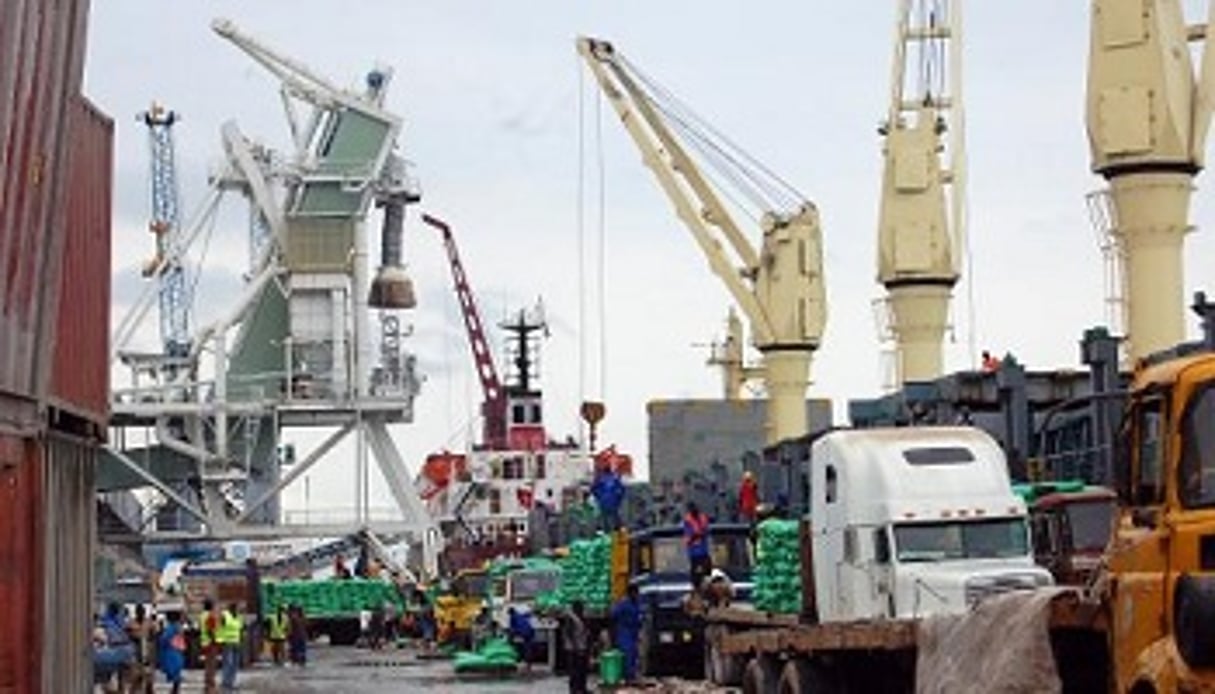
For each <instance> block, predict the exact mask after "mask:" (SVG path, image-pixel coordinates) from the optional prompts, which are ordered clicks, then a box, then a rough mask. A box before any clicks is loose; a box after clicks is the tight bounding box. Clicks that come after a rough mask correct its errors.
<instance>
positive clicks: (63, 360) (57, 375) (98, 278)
mask: <svg viewBox="0 0 1215 694" xmlns="http://www.w3.org/2000/svg"><path fill="white" fill-rule="evenodd" d="M70 111H71V118H70V119H69V122H70V124H71V127H70V128H69V132H70V133H71V141H72V148H71V152H70V153H69V155H68V162H69V173H68V184H69V185H68V190H67V193H66V203H67V213H68V214H67V230H66V236H65V239H64V244H63V252H62V255H63V260H62V264H61V268H60V273H59V278H60V289H59V308H58V317H57V322H58V330H57V331H56V335H55V361H54V367H53V369H52V376H51V392H50V403H51V405H52V406H54V407H55V408H57V409H59V410H61V411H63V412H66V413H68V414H70V415H72V416H74V417H78V418H81V419H83V420H85V421H87V422H89V423H91V424H92V425H93V426H92V427H91V428H92V429H94V430H95V431H97V432H101V431H104V429H105V426H106V421H107V419H108V416H109V407H108V403H109V388H110V383H109V375H110V369H109V332H110V225H111V222H110V218H111V201H112V199H113V185H112V179H113V176H112V171H113V138H114V123H113V121H112V120H110V118H108V117H107V116H105V115H103V114H102V113H101V112H99V111H98V110H97V109H96V108H95V107H94V106H93V105H92V104H91V103H89V101H88V100H87V99H85V98H83V97H76V98H75V99H73V100H72V104H71V108H70ZM80 433H85V432H80Z"/></svg>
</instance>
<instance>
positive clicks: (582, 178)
mask: <svg viewBox="0 0 1215 694" xmlns="http://www.w3.org/2000/svg"><path fill="white" fill-rule="evenodd" d="M574 68H575V69H576V70H577V71H578V186H577V187H578V193H577V195H578V197H577V200H576V201H575V205H576V210H575V214H576V215H577V220H576V223H575V228H576V229H577V232H578V401H579V402H580V403H581V402H586V210H585V201H586V164H585V160H586V132H585V130H586V126H585V121H586V96H585V95H586V85H585V78H584V76H583V68H582V63H581V62H580V61H579V60H578V59H577V57H575V59H574ZM579 431H581V425H579Z"/></svg>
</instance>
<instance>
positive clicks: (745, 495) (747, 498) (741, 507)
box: [738, 470, 759, 523]
mask: <svg viewBox="0 0 1215 694" xmlns="http://www.w3.org/2000/svg"><path fill="white" fill-rule="evenodd" d="M758 509H759V484H757V483H756V482H755V475H754V474H752V473H751V471H750V470H748V471H746V472H744V473H743V478H742V485H741V486H739V488H738V517H739V518H740V519H741V520H742V521H743V522H745V523H754V522H755V514H756V511H757V510H758Z"/></svg>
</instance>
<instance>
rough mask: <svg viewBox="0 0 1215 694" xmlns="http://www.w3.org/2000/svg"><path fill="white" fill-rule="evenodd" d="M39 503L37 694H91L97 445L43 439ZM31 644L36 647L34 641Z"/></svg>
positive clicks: (52, 437)
mask: <svg viewBox="0 0 1215 694" xmlns="http://www.w3.org/2000/svg"><path fill="white" fill-rule="evenodd" d="M45 453H46V454H45V455H44V456H43V466H42V476H43V502H44V505H43V507H42V508H41V509H39V513H38V514H37V515H38V516H39V518H40V520H41V521H42V524H43V527H42V533H41V536H40V537H41V538H42V541H43V542H44V543H45V544H44V550H43V557H44V565H43V569H42V571H43V577H44V580H43V581H42V595H41V600H42V605H43V612H42V624H41V627H42V691H43V692H45V693H50V692H87V691H92V689H91V683H92V672H93V659H92V652H93V651H92V640H91V638H92V615H93V546H94V536H95V532H96V530H95V528H96V522H95V518H96V513H95V508H94V491H93V473H94V470H95V467H96V460H97V444H96V443H95V442H92V441H88V440H85V439H79V438H75V437H69V436H64V435H62V434H58V433H56V432H53V431H52V432H51V433H49V434H48V436H47V438H46V443H45ZM33 643H37V641H34V642H33Z"/></svg>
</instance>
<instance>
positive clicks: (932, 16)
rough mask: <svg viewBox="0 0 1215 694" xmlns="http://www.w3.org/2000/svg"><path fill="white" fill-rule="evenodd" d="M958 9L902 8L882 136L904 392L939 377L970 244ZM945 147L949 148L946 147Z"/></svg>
mask: <svg viewBox="0 0 1215 694" xmlns="http://www.w3.org/2000/svg"><path fill="white" fill-rule="evenodd" d="M961 34H962V2H961V0H899V3H898V18H897V22H896V26H895V37H894V61H893V63H894V64H893V66H892V68H891V80H890V82H891V83H890V110H889V112H888V114H887V116H886V120H885V122H884V123H883V124H882V127H881V128H880V130H879V132H880V134H881V135H882V137H883V143H882V156H883V160H884V165H885V166H884V172H883V175H882V197H881V207H880V211H879V219H878V275H877V279H878V282H880V283H881V284H882V285H883V286H884V287H885V288H886V293H887V298H886V304H887V306H888V310H889V314H888V320H887V324H888V325H889V329H890V332H891V333H892V334H893V337H894V340H895V342H896V354H897V357H898V377H899V380H900V381H902V382H903V383H910V382H916V381H930V380H932V379H935V378H937V377H938V376H940V375H941V374H942V372H943V370H944V369H943V361H944V360H943V357H942V352H943V349H942V342H943V341H944V337H945V330H946V328H947V327H948V323H949V300H950V294H951V292H952V291H953V287H954V285H955V284H956V283H957V281H958V277H959V275H960V274H961V273H960V272H959V269H958V267H959V259H960V258H961V257H962V251H963V248H964V244H965V222H966V211H965V203H966V190H965V189H966V185H965V184H966V176H965V174H966V167H965V164H966V141H965V136H964V127H963V125H964V124H963V113H962V101H961V96H962V81H961ZM947 138H948V139H947Z"/></svg>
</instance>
